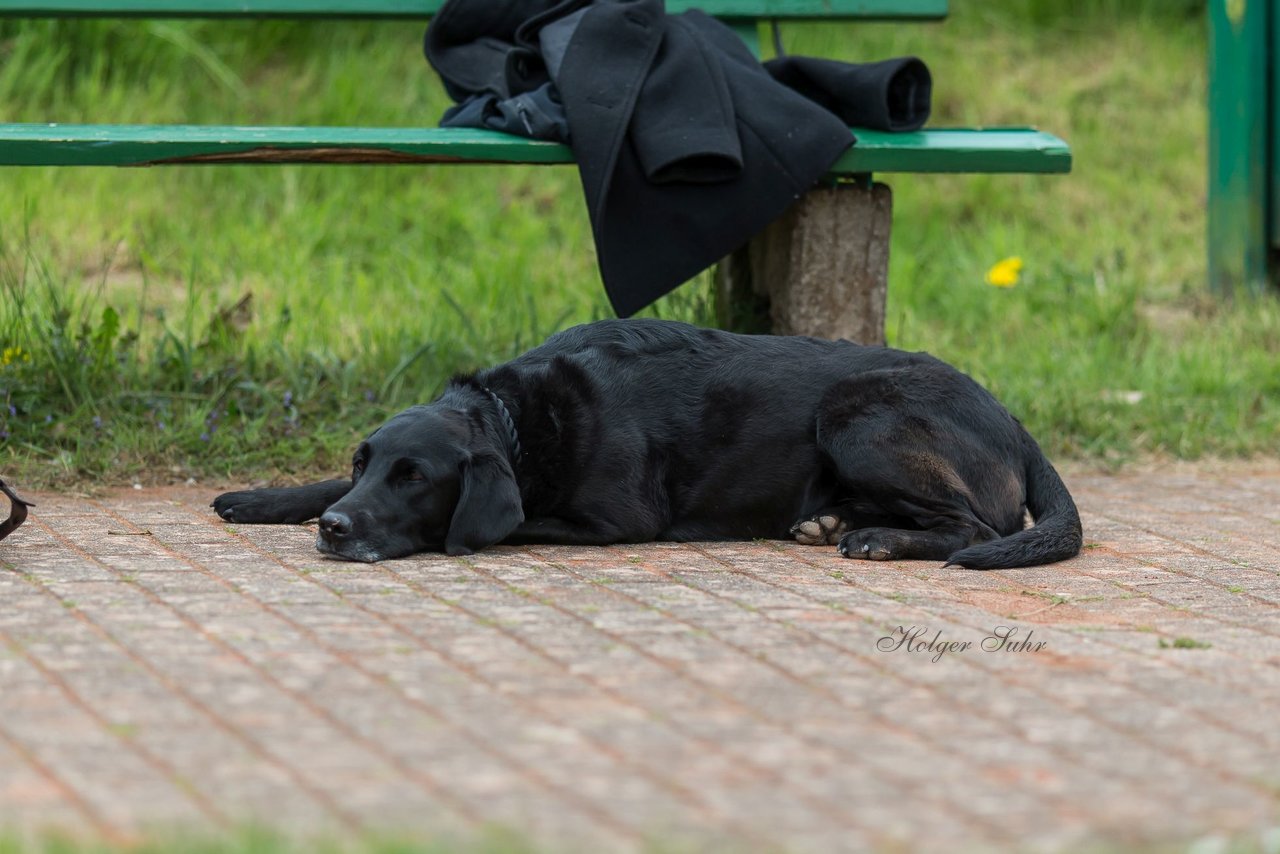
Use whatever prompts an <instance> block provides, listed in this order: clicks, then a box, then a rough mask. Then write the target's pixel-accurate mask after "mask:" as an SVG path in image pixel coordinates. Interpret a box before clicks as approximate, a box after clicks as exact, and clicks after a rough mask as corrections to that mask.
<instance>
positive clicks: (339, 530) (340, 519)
mask: <svg viewBox="0 0 1280 854" xmlns="http://www.w3.org/2000/svg"><path fill="white" fill-rule="evenodd" d="M350 533H351V517H350V516H348V515H347V514H346V513H338V512H336V511H334V510H326V511H325V512H324V515H323V516H321V517H320V535H321V536H322V537H324V538H325V539H326V540H341V539H343V538H344V537H346V536H347V535H348V534H350Z"/></svg>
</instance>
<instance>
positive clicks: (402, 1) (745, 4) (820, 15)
mask: <svg viewBox="0 0 1280 854" xmlns="http://www.w3.org/2000/svg"><path fill="white" fill-rule="evenodd" d="M443 2H444V0H0V17H23V18H33V17H75V16H81V17H126V16H127V17H156V18H168V17H186V18H222V17H246V18H254V17H285V18H428V17H430V16H431V15H433V14H434V13H435V12H436V11H437V10H438V9H439V8H440V6H441V5H442V4H443ZM666 5H667V11H669V12H682V11H684V10H686V9H692V8H698V9H702V10H704V11H705V12H707V13H709V14H712V15H715V16H716V17H718V18H784V19H785V18H800V19H842V18H843V19H884V20H891V19H902V18H915V19H920V18H924V19H939V18H944V17H946V14H947V0H667V4H666Z"/></svg>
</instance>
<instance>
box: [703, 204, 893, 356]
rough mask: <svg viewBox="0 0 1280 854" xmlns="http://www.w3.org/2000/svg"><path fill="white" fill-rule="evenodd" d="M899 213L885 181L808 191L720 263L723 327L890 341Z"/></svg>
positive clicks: (718, 276) (719, 307) (718, 281)
mask: <svg viewBox="0 0 1280 854" xmlns="http://www.w3.org/2000/svg"><path fill="white" fill-rule="evenodd" d="M892 214H893V194H892V193H891V192H890V191H889V187H888V186H886V185H884V184H868V185H862V184H839V185H837V186H835V187H830V188H820V189H815V190H811V191H809V193H808V194H806V195H805V196H804V198H802V199H800V201H798V202H796V203H795V205H793V206H792V207H791V209H790V210H788V211H787V212H786V213H785V214H784V215H783V216H782V217H781V218H780V219H778V220H777V221H776V222H774V223H772V224H771V225H770V226H769V227H768V228H766V229H765V230H764V231H762V232H761V233H760V234H758V235H756V236H755V237H754V238H752V240H751V241H750V242H749V243H748V244H747V245H746V246H743V247H742V248H741V249H739V250H737V251H736V252H734V253H733V254H732V255H730V256H729V257H728V258H726V259H724V261H722V262H721V263H720V266H719V267H718V268H717V269H716V310H717V314H718V315H719V320H720V325H721V326H722V327H724V328H726V329H734V330H737V331H741V332H767V331H772V332H773V333H774V334H777V335H812V336H814V337H815V338H847V339H849V340H850V341H856V342H857V343H859V344H884V343H885V341H884V311H885V308H884V307H885V292H886V290H887V286H888V276H889V228H890V223H891V220H892Z"/></svg>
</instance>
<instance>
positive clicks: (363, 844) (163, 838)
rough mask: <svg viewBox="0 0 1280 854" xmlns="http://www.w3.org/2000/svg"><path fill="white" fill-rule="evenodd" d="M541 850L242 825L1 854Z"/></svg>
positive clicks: (521, 844) (509, 838)
mask: <svg viewBox="0 0 1280 854" xmlns="http://www.w3.org/2000/svg"><path fill="white" fill-rule="evenodd" d="M540 850H541V849H540V848H537V847H535V846H533V845H532V844H531V843H529V842H528V841H526V840H524V839H522V838H521V837H520V836H518V835H517V834H514V833H511V832H509V831H501V830H492V831H486V832H483V833H480V834H478V835H476V836H475V837H474V838H471V839H457V838H449V837H444V836H441V837H439V838H437V839H426V840H418V839H409V838H405V839H397V838H395V837H393V836H386V837H379V836H377V835H373V834H371V835H369V836H368V837H367V838H357V839H345V840H342V839H339V838H337V837H325V838H319V839H317V838H291V837H288V836H285V835H282V834H279V833H275V832H272V831H269V830H265V829H262V828H241V829H237V830H235V831H233V832H230V833H227V834H224V835H215V834H209V833H205V834H192V833H184V832H173V833H155V834H149V835H148V836H146V837H145V838H142V839H139V840H135V841H132V842H107V841H105V840H95V839H88V838H85V839H81V838H76V837H72V836H62V835H57V834H45V835H34V836H28V837H19V836H12V835H11V836H4V835H2V834H0V854H535V852H537V851H540ZM653 850H654V851H658V850H667V849H659V848H654V849H653ZM670 850H672V851H675V850H677V849H674V848H673V849H670Z"/></svg>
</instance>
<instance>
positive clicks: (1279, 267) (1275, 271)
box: [1267, 0, 1280, 283]
mask: <svg viewBox="0 0 1280 854" xmlns="http://www.w3.org/2000/svg"><path fill="white" fill-rule="evenodd" d="M1270 58H1271V100H1270V108H1271V109H1270V112H1271V121H1270V124H1269V125H1268V130H1267V133H1268V134H1269V135H1270V137H1271V164H1270V181H1269V182H1268V183H1270V185H1271V208H1270V211H1269V213H1270V219H1271V281H1273V282H1277V283H1280V0H1271V49H1270Z"/></svg>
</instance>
